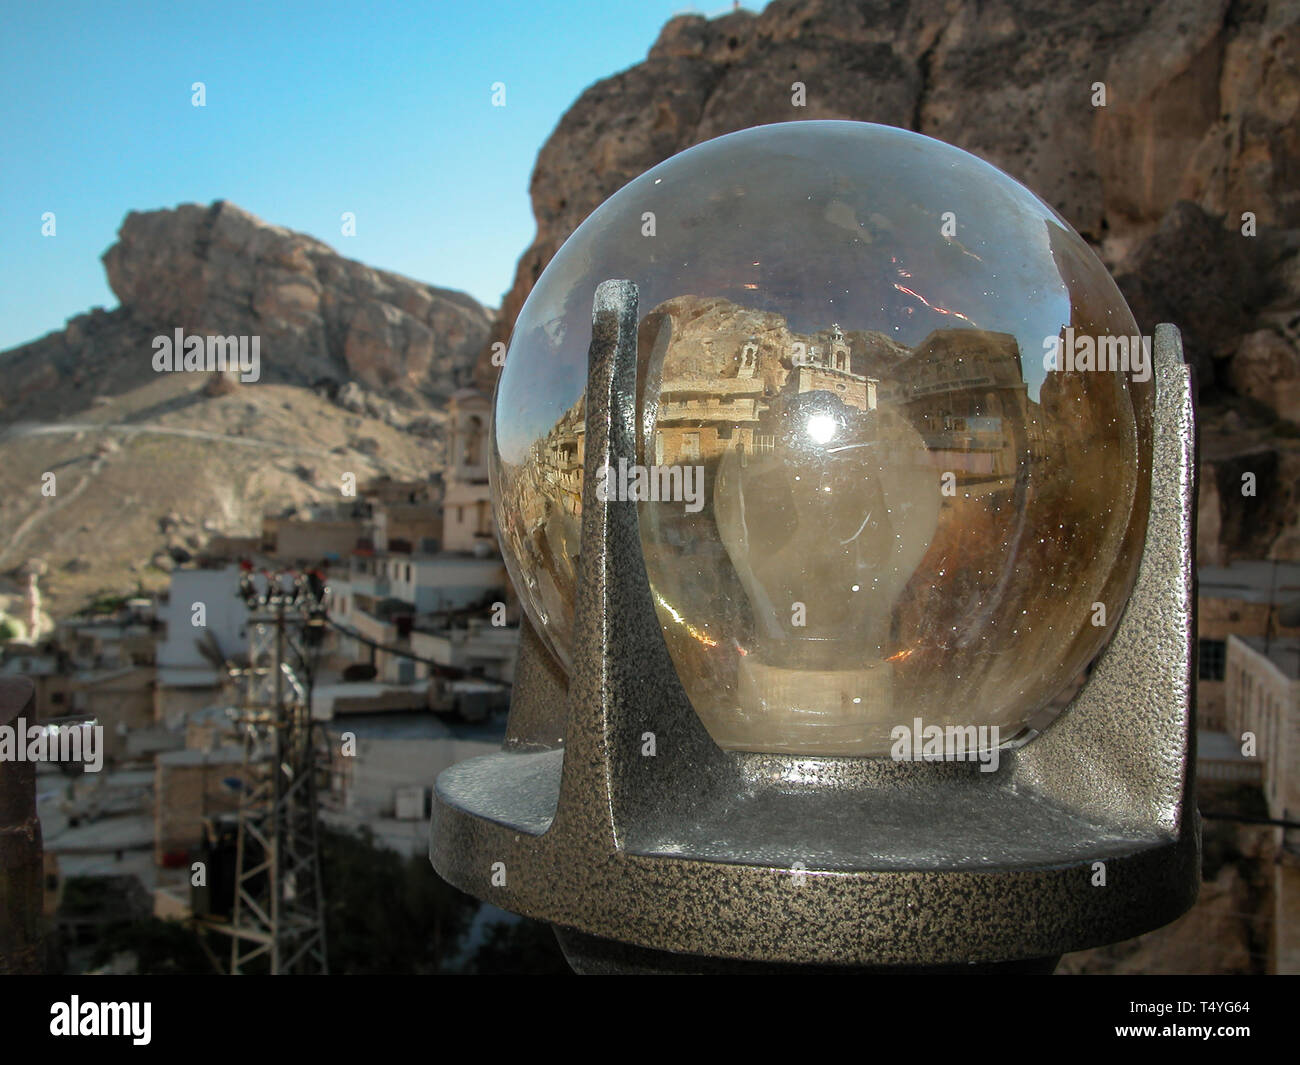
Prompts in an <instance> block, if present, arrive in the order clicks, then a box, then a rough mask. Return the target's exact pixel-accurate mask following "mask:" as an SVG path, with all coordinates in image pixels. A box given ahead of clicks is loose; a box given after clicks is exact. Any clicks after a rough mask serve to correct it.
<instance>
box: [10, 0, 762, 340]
mask: <svg viewBox="0 0 1300 1065" xmlns="http://www.w3.org/2000/svg"><path fill="white" fill-rule="evenodd" d="M748 6H751V7H753V6H758V5H752V4H751V5H748ZM729 7H730V5H729V4H725V3H720V2H718V0H713V2H706V3H705V4H703V5H700V6H695V5H692V4H690V3H688V2H684V0H636V2H624V0H564V2H532V3H529V2H525V0H518V2H513V0H512V2H489V3H480V2H478V0H459V2H442V0H426V2H424V3H382V2H379V3H374V4H361V3H358V2H356V0H353V2H351V3H336V2H331V0H311V2H306V3H299V2H294V3H287V2H285V3H275V2H264V3H255V2H254V3H242V2H241V3H190V2H175V3H157V4H145V3H130V2H126V3H113V4H104V3H64V2H57V0H29V2H28V3H24V4H19V3H17V2H15V0H9V3H7V4H6V9H5V11H4V14H3V16H2V17H0V27H2V30H3V31H2V32H0V349H5V348H9V347H12V346H13V345H15V344H19V343H23V342H24V341H27V340H32V339H35V338H36V337H38V336H41V335H43V334H45V333H47V332H49V331H50V330H52V329H58V328H61V327H62V325H63V322H64V321H65V319H67V318H69V317H71V316H72V315H74V314H79V313H81V312H82V311H85V310H88V309H89V308H91V307H92V306H104V307H114V306H116V305H117V300H116V298H115V297H114V296H113V294H112V292H111V290H110V289H109V288H108V284H107V281H106V280H105V278H104V271H103V266H102V264H101V263H100V261H99V257H100V255H102V254H103V252H104V250H105V249H106V248H107V247H108V246H109V245H110V244H112V243H113V241H114V240H115V239H116V233H117V229H118V227H119V226H120V224H121V222H122V219H123V217H124V216H125V215H126V213H127V212H128V211H130V210H151V209H155V208H159V207H173V206H175V205H176V204H179V203H186V202H196V203H205V204H206V203H210V202H211V201H212V200H215V199H227V200H230V201H232V202H234V203H237V204H239V205H240V206H241V207H244V208H246V209H248V210H250V211H252V212H253V213H254V214H256V215H258V216H260V217H261V218H264V219H266V220H267V221H269V222H274V223H275V224H277V225H283V226H288V227H289V228H291V229H296V230H300V231H302V232H304V233H308V234H311V235H312V236H314V237H317V238H318V239H320V240H323V241H325V242H326V243H327V244H329V245H331V246H332V247H334V248H336V249H338V250H339V251H340V252H341V253H342V254H344V255H346V256H348V257H350V258H354V259H359V260H361V261H362V262H364V263H367V264H369V265H371V266H377V267H381V268H383V269H387V270H394V271H397V272H398V273H402V274H407V275H409V276H411V277H414V278H417V279H419V280H422V281H427V282H430V283H432V284H436V285H441V286H445V287H448V288H456V289H461V290H463V291H466V292H469V293H470V294H471V295H473V296H474V297H475V298H476V299H478V300H480V301H481V302H483V303H486V304H489V305H491V306H496V305H497V304H498V303H499V301H500V298H501V295H502V294H503V293H504V292H505V290H506V289H507V288H508V287H509V285H510V282H511V280H512V279H513V276H514V266H515V261H516V259H517V258H518V256H519V254H520V253H521V252H522V251H523V250H524V248H525V247H526V246H527V245H528V243H529V241H530V240H531V239H532V236H533V231H534V226H533V221H532V213H531V210H530V206H529V200H528V180H529V177H530V176H531V173H532V168H533V163H534V161H535V160H536V157H537V152H538V150H539V149H540V148H541V146H542V143H543V142H544V141H545V139H546V137H547V136H549V134H550V133H551V131H552V130H553V129H554V128H555V125H556V123H558V122H559V120H560V117H561V116H562V115H563V113H564V111H565V110H566V109H567V108H568V106H569V105H570V104H571V103H572V102H573V101H574V100H575V99H576V98H577V97H578V95H579V94H580V93H581V92H582V90H583V89H585V88H586V87H587V86H588V85H590V84H591V83H592V82H594V81H597V80H599V79H600V78H603V77H606V76H608V75H610V74H613V73H615V72H617V71H620V70H623V69H625V68H627V67H629V66H631V65H633V64H634V63H637V62H639V61H641V60H642V59H643V58H644V57H645V54H646V52H647V51H648V50H649V48H650V46H651V44H652V43H653V42H654V40H655V37H656V36H657V34H658V32H659V29H660V28H661V27H662V25H663V24H664V23H665V22H666V21H667V20H668V19H669V18H671V17H672V16H673V15H674V14H677V13H680V12H683V11H696V12H698V13H704V14H717V13H720V12H721V11H723V10H726V9H727V8H729ZM196 81H202V82H204V84H205V86H206V96H207V100H206V104H207V105H206V107H194V106H192V104H191V95H192V93H191V85H192V84H193V83H194V82H196ZM494 82H504V83H505V86H506V106H505V107H503V108H502V107H493V106H492V105H491V87H492V84H493V83H494ZM344 211H352V212H354V213H355V214H356V220H357V221H356V229H357V233H356V236H355V237H344V236H342V235H341V233H340V224H341V223H340V220H339V219H340V215H341V214H342V213H343V212H344ZM45 212H54V215H55V225H56V235H55V236H53V237H43V236H42V234H41V229H42V221H41V219H42V215H44V214H45Z"/></svg>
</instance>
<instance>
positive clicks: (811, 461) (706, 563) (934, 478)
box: [492, 122, 1152, 755]
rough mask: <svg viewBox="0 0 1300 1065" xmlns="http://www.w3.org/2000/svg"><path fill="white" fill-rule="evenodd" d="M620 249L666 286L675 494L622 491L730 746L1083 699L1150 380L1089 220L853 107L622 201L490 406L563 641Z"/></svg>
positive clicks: (655, 311)
mask: <svg viewBox="0 0 1300 1065" xmlns="http://www.w3.org/2000/svg"><path fill="white" fill-rule="evenodd" d="M608 278H626V279H628V280H631V281H634V282H635V283H636V284H637V285H638V287H639V291H640V301H641V302H640V313H641V315H642V317H641V323H640V333H639V356H640V368H639V373H638V390H639V395H638V397H637V398H638V410H639V415H640V420H639V428H640V440H639V448H640V454H639V456H638V463H639V464H640V465H642V466H644V467H646V468H647V469H646V470H645V471H644V473H643V477H644V478H645V479H646V481H647V482H649V481H654V483H656V484H657V485H661V486H662V487H663V488H664V489H665V490H666V491H665V492H664V493H662V496H667V497H670V498H662V497H661V493H659V492H656V493H655V494H654V495H655V501H649V500H646V501H642V502H637V503H635V504H628V505H636V506H637V507H639V508H640V509H639V518H640V525H641V538H642V547H643V552H644V556H645V561H646V569H647V573H648V576H649V579H650V586H651V593H652V596H653V599H654V602H655V606H656V609H657V610H658V612H659V617H660V620H661V622H662V624H663V631H664V637H665V640H666V641H667V645H668V649H669V652H670V654H671V656H672V659H673V662H674V664H675V665H676V667H677V670H678V673H679V675H680V677H681V679H682V683H683V685H684V687H685V689H686V692H687V695H688V696H689V697H690V699H691V701H692V704H693V705H694V706H695V708H696V711H697V712H698V713H699V714H700V717H701V719H702V720H703V721H704V723H705V725H706V727H707V728H708V729H709V732H710V734H711V735H712V736H713V738H714V739H715V740H716V741H717V742H718V743H719V744H720V745H721V746H723V747H726V748H730V749H735V750H755V751H786V752H798V753H804V754H830V755H882V754H888V753H889V751H890V748H891V732H892V730H893V729H894V727H895V726H898V725H903V726H906V727H908V728H911V727H912V725H913V724H914V722H915V721H916V719H918V718H919V719H921V721H922V722H923V723H924V725H926V726H928V725H932V724H933V725H939V726H941V727H942V726H945V725H957V726H962V727H965V726H971V725H974V726H980V725H984V726H997V727H998V728H999V730H1000V735H1001V739H1002V741H1003V742H1006V741H1009V740H1012V739H1013V738H1014V737H1015V736H1016V735H1017V734H1020V733H1022V732H1024V730H1026V729H1028V728H1041V727H1043V725H1045V724H1046V723H1047V722H1048V721H1050V720H1051V718H1052V717H1053V716H1055V714H1056V713H1059V711H1060V709H1061V708H1062V707H1063V706H1064V705H1065V702H1066V701H1067V699H1068V696H1069V694H1070V692H1071V685H1072V684H1074V683H1077V680H1078V678H1079V677H1080V675H1081V673H1082V671H1083V670H1085V669H1086V668H1087V667H1088V665H1089V663H1090V662H1091V660H1092V659H1093V658H1094V657H1095V656H1096V654H1097V653H1098V651H1099V650H1100V649H1101V647H1102V646H1103V645H1104V643H1105V641H1106V639H1107V637H1108V636H1109V635H1110V632H1111V631H1112V630H1113V628H1114V626H1115V623H1116V622H1117V621H1118V619H1119V616H1120V613H1121V611H1122V609H1123V606H1124V603H1125V601H1126V599H1127V596H1128V592H1129V590H1130V588H1131V587H1132V583H1133V580H1134V577H1135V575H1136V570H1137V564H1138V560H1139V556H1140V549H1141V546H1142V538H1143V534H1144V531H1145V525H1146V513H1147V505H1148V493H1149V483H1148V482H1149V476H1150V432H1151V400H1152V389H1151V385H1150V383H1149V372H1144V366H1145V367H1147V368H1149V349H1144V348H1143V347H1142V345H1141V342H1140V341H1138V342H1136V343H1134V341H1133V338H1135V337H1136V336H1137V333H1138V329H1137V326H1136V324H1135V322H1134V320H1133V316H1132V314H1131V313H1130V312H1129V310H1128V308H1127V306H1126V305H1125V303H1124V301H1123V299H1122V297H1121V296H1120V294H1119V291H1118V289H1117V288H1116V287H1115V284H1114V282H1113V281H1112V280H1111V278H1110V276H1109V275H1108V274H1107V272H1106V270H1105V267H1104V266H1103V265H1102V264H1101V262H1100V261H1099V260H1098V259H1097V258H1096V256H1095V255H1094V254H1093V253H1092V251H1091V250H1090V249H1089V248H1088V246H1087V245H1086V244H1085V243H1084V241H1083V240H1082V238H1080V237H1079V235H1078V234H1077V233H1075V232H1074V230H1072V229H1071V228H1070V227H1069V225H1068V224H1066V223H1065V222H1064V221H1063V220H1062V219H1061V218H1060V217H1059V216H1057V215H1056V214H1055V212H1053V211H1052V210H1051V209H1050V208H1049V207H1048V206H1047V205H1045V204H1044V203H1042V202H1041V201H1040V200H1039V199H1037V198H1036V197H1035V196H1034V195H1033V194H1032V193H1030V192H1029V191H1028V190H1026V189H1025V188H1024V187H1023V186H1021V185H1019V184H1017V183H1016V182H1015V181H1013V180H1012V179H1011V178H1009V177H1007V176H1006V175H1005V174H1003V173H1002V172H1001V171H999V170H997V169H995V168H994V167H992V166H989V165H988V164H986V163H984V162H982V161H980V160H979V159H977V158H975V157H974V156H972V155H969V154H967V153H965V152H962V151H960V150H958V149H956V148H953V147H950V146H949V145H946V144H943V143H941V142H939V141H935V140H932V139H930V138H927V137H922V136H920V135H917V134H913V133H909V132H906V131H903V130H898V129H894V128H891V127H885V126H875V125H868V124H865V123H855V122H791V123H784V124H781V125H775V126H764V127H760V128H757V129H750V130H745V131H743V132H740V133H735V134H731V135H729V136H726V137H721V138H719V139H717V140H714V141H709V142H708V143H705V144H702V145H699V146H697V147H695V148H692V149H690V150H688V151H685V152H683V153H681V154H680V155H677V156H674V157H673V158H672V159H669V160H668V161H667V162H665V163H662V164H661V165H659V166H657V167H655V168H654V169H653V170H650V171H649V172H647V173H646V174H643V175H642V176H641V177H639V178H637V179H636V180H635V181H633V182H631V183H630V184H629V185H627V186H626V187H625V188H623V189H622V190H621V191H620V192H618V193H617V194H615V195H614V196H612V197H611V198H610V199H609V200H608V201H606V202H605V203H604V204H603V205H602V206H601V207H600V208H599V209H598V210H597V211H596V212H595V213H593V214H592V215H591V217H589V218H588V219H587V220H586V221H585V222H584V223H583V224H582V226H581V227H579V229H578V230H577V232H576V233H574V235H573V236H572V237H571V238H570V239H569V240H568V242H567V243H566V244H565V245H564V246H563V247H562V248H561V249H560V251H559V253H558V254H557V255H556V257H555V259H554V260H553V261H552V262H551V264H550V266H548V267H547V269H546V271H545V272H544V273H543V274H542V277H541V278H540V280H539V281H538V282H537V285H536V286H535V288H534V289H533V292H532V295H531V296H530V297H529V299H528V301H527V303H526V304H525V306H524V308H523V311H522V312H521V313H520V316H519V319H518V321H517V323H516V326H515V331H514V335H513V337H512V339H511V342H510V346H509V349H508V352H507V355H506V361H505V366H504V368H503V370H502V373H501V378H500V382H499V384H498V388H497V394H496V408H495V417H494V426H493V434H494V445H495V446H494V454H493V469H492V476H493V483H494V498H495V500H496V508H497V522H498V528H499V529H500V530H501V536H502V540H503V546H504V548H505V553H506V561H507V566H508V567H509V570H510V573H511V576H512V578H513V579H514V581H515V584H516V586H517V588H518V589H519V592H520V595H521V598H522V600H523V603H524V606H525V608H526V610H527V611H528V614H529V617H530V619H531V621H532V623H533V625H534V627H535V628H536V629H537V630H538V632H539V633H540V634H541V635H542V638H543V639H544V640H545V641H546V643H547V644H548V646H549V647H550V648H551V649H552V650H553V651H554V653H555V655H556V656H557V658H558V659H559V660H560V662H561V663H562V664H563V665H565V666H566V667H567V666H568V665H569V664H570V661H571V655H572V650H573V649H572V640H573V618H574V601H575V592H576V588H575V583H576V561H577V555H578V539H579V526H580V521H581V498H582V462H583V413H584V412H583V391H584V388H585V384H586V372H587V370H586V360H587V349H588V345H589V344H590V340H591V305H592V297H593V294H594V291H595V288H596V286H597V285H598V284H599V283H600V282H601V281H603V280H606V279H608ZM1103 338H1106V339H1103ZM1108 338H1123V339H1124V344H1125V351H1126V352H1127V351H1128V347H1129V345H1130V344H1132V357H1131V359H1130V358H1128V357H1127V356H1126V358H1125V361H1124V362H1123V364H1122V366H1121V365H1118V363H1119V359H1118V352H1119V348H1118V346H1117V344H1118V339H1116V340H1115V341H1111V340H1109V339H1108ZM1057 344H1060V345H1063V346H1064V347H1063V349H1062V350H1065V351H1066V352H1068V354H1069V356H1071V357H1070V358H1068V359H1058V360H1057V361H1056V362H1053V359H1054V357H1055V351H1054V345H1057ZM1102 348H1105V349H1107V350H1108V351H1109V353H1110V356H1111V358H1110V361H1109V363H1107V362H1106V361H1105V360H1104V359H1103V358H1102V357H1101V355H1100V354H1099V352H1100V350H1101V349H1102ZM1084 351H1090V352H1092V353H1093V354H1092V355H1089V357H1088V358H1087V359H1085V358H1084V356H1083V352H1084ZM1076 352H1078V353H1079V357H1078V360H1077V362H1076V361H1075V359H1074V358H1073V356H1074V354H1075V353H1076ZM1144 357H1145V358H1146V360H1147V361H1146V362H1145V363H1144V362H1143V358H1144ZM1126 371H1128V372H1126ZM691 468H698V469H699V470H700V471H701V476H702V482H700V484H702V491H700V492H699V494H698V498H694V499H691V498H683V497H684V496H686V495H688V494H689V490H690V488H691V487H692V486H693V482H692V480H691V478H690V477H689V476H683V474H684V473H687V472H689V470H690V469H691Z"/></svg>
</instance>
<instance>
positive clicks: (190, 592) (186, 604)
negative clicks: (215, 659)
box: [157, 565, 248, 720]
mask: <svg viewBox="0 0 1300 1065" xmlns="http://www.w3.org/2000/svg"><path fill="white" fill-rule="evenodd" d="M238 592H239V567H238V566H237V565H229V566H224V567H222V568H220V569H177V570H173V571H172V574H171V587H170V590H169V592H168V594H167V600H166V602H165V603H162V604H160V606H159V608H158V616H159V618H160V619H161V620H162V622H163V624H164V625H165V630H164V634H163V636H162V638H161V639H160V641H159V643H158V658H157V662H158V707H159V718H160V719H162V720H173V719H175V717H176V715H177V714H179V713H181V712H183V711H186V710H191V709H199V708H201V707H204V706H207V705H209V704H210V703H211V702H212V701H213V700H214V699H215V698H216V697H217V696H218V695H219V693H220V690H221V684H222V681H223V680H224V677H223V675H222V674H221V673H220V672H219V671H218V669H217V667H216V666H214V665H213V663H212V662H211V661H209V659H208V658H207V657H205V656H204V654H203V652H202V651H201V650H200V647H201V646H202V644H203V643H208V644H209V645H211V644H212V643H213V642H214V641H215V646H216V648H217V649H219V650H220V652H221V653H222V654H223V655H225V656H227V657H229V656H231V655H233V654H235V653H237V652H240V651H246V650H247V644H248V632H247V627H246V626H247V621H248V608H247V607H246V606H245V605H244V601H243V600H242V599H241V598H240V597H239V594H238ZM200 604H201V605H202V610H199V609H197V608H198V607H199V606H200ZM196 620H201V621H203V622H204V624H203V625H196V624H195V621H196Z"/></svg>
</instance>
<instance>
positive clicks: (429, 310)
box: [0, 201, 492, 421]
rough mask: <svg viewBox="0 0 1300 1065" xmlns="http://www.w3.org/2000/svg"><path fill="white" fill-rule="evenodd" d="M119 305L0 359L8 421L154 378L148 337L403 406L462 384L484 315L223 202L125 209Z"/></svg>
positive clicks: (470, 304) (116, 272) (115, 253)
mask: <svg viewBox="0 0 1300 1065" xmlns="http://www.w3.org/2000/svg"><path fill="white" fill-rule="evenodd" d="M104 267H105V269H106V271H107V273H108V282H109V285H110V286H111V287H112V289H113V292H114V293H115V294H116V295H117V297H118V299H119V300H120V301H121V306H120V307H118V308H117V309H116V310H113V311H103V310H95V311H92V312H91V313H89V314H84V315H80V316H78V317H76V318H73V319H72V320H71V321H69V322H68V324H67V327H66V328H65V329H63V330H61V331H59V332H57V333H51V334H50V335H49V336H46V337H43V338H42V339H40V340H37V341H35V342H33V343H31V344H26V345H24V346H22V347H20V348H15V349H14V350H12V351H10V352H6V353H4V354H0V360H2V361H3V365H4V366H5V387H4V389H3V404H4V405H3V407H2V408H0V414H2V415H3V416H4V417H5V419H6V420H9V421H12V420H15V419H27V418H40V419H43V420H44V419H49V418H51V417H58V416H63V415H68V414H71V413H73V412H75V411H76V410H78V409H80V408H82V407H85V406H87V405H89V404H90V403H91V402H92V401H93V400H94V399H95V398H96V397H104V396H115V395H120V394H122V393H124V392H126V391H129V390H131V389H133V388H136V387H139V386H140V385H142V384H144V383H146V382H147V381H148V380H149V379H150V378H151V377H153V376H154V372H153V367H152V356H153V347H152V342H153V339H154V337H156V336H160V335H163V336H171V335H173V334H174V333H175V330H177V329H181V330H183V331H184V332H185V334H187V335H188V334H214V335H220V336H249V337H251V336H258V337H260V338H261V341H260V343H261V369H262V375H261V380H262V381H271V382H277V383H282V384H297V385H313V384H318V383H321V382H327V383H328V384H329V386H330V387H331V389H333V388H337V387H338V386H340V385H343V384H345V383H346V382H349V381H351V382H354V383H356V385H357V386H358V387H361V388H364V389H366V390H369V391H375V392H380V393H384V394H387V395H388V396H389V397H390V398H395V399H397V400H398V401H399V402H402V403H404V404H407V405H412V404H415V405H420V404H425V403H426V401H428V400H433V401H434V402H436V401H437V400H439V399H441V398H443V397H445V396H447V395H450V394H451V393H452V392H453V391H455V390H456V389H457V388H459V387H462V386H463V385H465V384H467V383H468V382H469V380H470V378H471V374H472V368H473V363H474V359H475V356H476V355H477V352H478V351H479V349H480V348H481V347H482V345H483V343H484V341H485V339H486V337H487V335H488V331H489V329H490V328H491V324H492V312H491V311H489V310H487V309H485V308H484V307H481V306H480V305H479V304H478V303H476V302H475V301H474V300H473V299H472V298H470V297H469V296H466V295H465V294H463V293H460V292H452V291H449V290H447V289H440V288H434V287H432V286H430V285H424V284H421V283H420V282H418V281H412V280H410V279H409V278H405V277H401V276H399V275H397V274H390V273H386V272H385V271H383V270H375V269H373V268H371V267H369V266H365V265H364V264H362V263H359V262H355V261H353V260H351V259H345V258H343V257H342V256H341V255H339V254H338V253H336V252H335V251H333V250H332V249H331V248H329V247H328V246H327V245H325V244H322V243H321V242H320V241H317V240H313V239H312V238H311V237H307V236H304V235H303V234H301V233H295V232H293V231H291V230H288V229H282V228H281V227H279V226H273V225H268V224H267V223H265V222H263V221H261V220H260V219H258V218H255V217H254V216H253V215H251V214H249V213H248V212H247V211H244V210H241V209H240V208H238V207H236V206H234V205H233V204H230V203H227V202H225V201H218V202H216V203H214V204H212V205H211V206H209V207H202V206H199V205H197V204H184V205H182V206H181V207H178V208H176V209H175V210H162V211H146V212H132V213H131V214H129V215H127V217H126V221H125V222H123V224H122V228H121V230H120V231H119V233H118V242H117V243H116V244H114V245H113V246H112V247H111V248H109V249H108V251H107V252H105V254H104Z"/></svg>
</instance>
